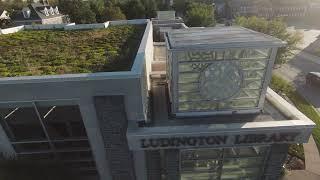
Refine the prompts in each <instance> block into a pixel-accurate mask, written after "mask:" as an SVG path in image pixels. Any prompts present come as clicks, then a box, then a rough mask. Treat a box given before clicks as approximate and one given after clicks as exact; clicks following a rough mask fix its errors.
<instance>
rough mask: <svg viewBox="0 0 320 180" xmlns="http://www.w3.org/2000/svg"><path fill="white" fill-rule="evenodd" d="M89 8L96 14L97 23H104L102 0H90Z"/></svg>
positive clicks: (103, 2)
mask: <svg viewBox="0 0 320 180" xmlns="http://www.w3.org/2000/svg"><path fill="white" fill-rule="evenodd" d="M89 2H90V8H91V10H92V11H93V12H94V13H95V14H96V20H97V22H103V21H104V18H103V17H104V14H105V7H106V6H105V1H104V0H90V1H89Z"/></svg>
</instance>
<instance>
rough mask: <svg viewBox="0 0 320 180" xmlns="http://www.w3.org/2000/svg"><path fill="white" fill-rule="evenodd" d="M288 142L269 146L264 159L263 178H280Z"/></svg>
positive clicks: (266, 179)
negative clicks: (267, 155)
mask: <svg viewBox="0 0 320 180" xmlns="http://www.w3.org/2000/svg"><path fill="white" fill-rule="evenodd" d="M288 148H289V145H288V144H274V145H272V146H271V148H270V152H269V157H267V159H266V165H265V170H264V177H263V179H264V180H277V179H280V177H281V173H282V170H283V169H282V166H283V164H284V161H285V160H286V157H287V153H288Z"/></svg>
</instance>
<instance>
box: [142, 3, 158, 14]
mask: <svg viewBox="0 0 320 180" xmlns="http://www.w3.org/2000/svg"><path fill="white" fill-rule="evenodd" d="M141 3H142V4H143V6H144V10H145V16H146V17H147V18H153V17H156V15H157V13H156V11H157V10H158V6H157V3H156V2H155V0H141Z"/></svg>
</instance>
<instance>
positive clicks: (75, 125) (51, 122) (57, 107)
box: [36, 102, 86, 140]
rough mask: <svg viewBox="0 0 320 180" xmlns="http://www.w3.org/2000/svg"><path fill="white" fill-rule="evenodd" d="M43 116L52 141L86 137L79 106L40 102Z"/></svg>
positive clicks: (38, 104) (39, 107) (39, 108)
mask: <svg viewBox="0 0 320 180" xmlns="http://www.w3.org/2000/svg"><path fill="white" fill-rule="evenodd" d="M36 106H37V108H38V110H39V112H40V114H41V118H42V119H43V122H44V124H45V125H46V128H47V131H48V134H49V136H50V138H51V139H53V140H55V139H68V138H83V137H86V131H85V127H84V124H83V120H82V117H81V113H80V110H79V107H78V106H77V105H63V104H57V103H50V104H49V103H48V102H42V103H41V102H38V103H36Z"/></svg>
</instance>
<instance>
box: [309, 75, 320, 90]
mask: <svg viewBox="0 0 320 180" xmlns="http://www.w3.org/2000/svg"><path fill="white" fill-rule="evenodd" d="M306 83H307V85H310V86H314V87H319V88H320V72H309V73H308V74H307V75H306Z"/></svg>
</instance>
